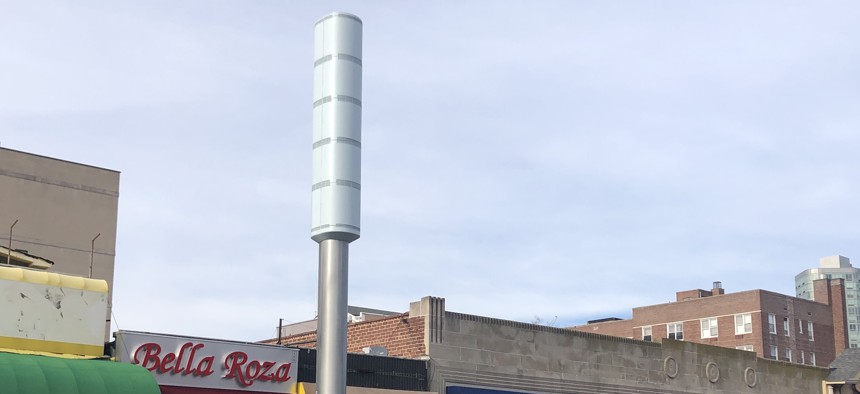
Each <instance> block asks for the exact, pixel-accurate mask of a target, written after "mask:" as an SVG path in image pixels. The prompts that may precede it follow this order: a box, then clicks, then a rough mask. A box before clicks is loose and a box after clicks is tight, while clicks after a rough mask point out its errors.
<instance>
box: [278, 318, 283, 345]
mask: <svg viewBox="0 0 860 394" xmlns="http://www.w3.org/2000/svg"><path fill="white" fill-rule="evenodd" d="M283 333H284V319H283V318H281V319H278V345H281V344H283V341H281V335H282V334H283Z"/></svg>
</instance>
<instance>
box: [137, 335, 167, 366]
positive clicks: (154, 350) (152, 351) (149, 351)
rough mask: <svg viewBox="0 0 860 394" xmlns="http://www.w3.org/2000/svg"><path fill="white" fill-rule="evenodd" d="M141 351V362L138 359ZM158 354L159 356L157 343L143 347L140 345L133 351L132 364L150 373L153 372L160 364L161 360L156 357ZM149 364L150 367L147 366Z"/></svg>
mask: <svg viewBox="0 0 860 394" xmlns="http://www.w3.org/2000/svg"><path fill="white" fill-rule="evenodd" d="M141 351H143V353H144V354H143V360H142V361H141V360H139V359H138V356H139V355H140V352H141ZM159 354H161V346H159V345H158V344H157V343H152V342H150V343H144V344H143V345H140V347H139V348H137V350H135V351H134V363H135V364H140V365H141V366H142V367H144V368H146V369H148V370H150V371H154V370H156V369H157V368H158V366H159V364H160V363H161V360H160V359H159V357H158V355H159ZM150 362H152V365H151V366H147V365H148V364H149V363H150Z"/></svg>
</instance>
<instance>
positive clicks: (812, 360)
mask: <svg viewBox="0 0 860 394" xmlns="http://www.w3.org/2000/svg"><path fill="white" fill-rule="evenodd" d="M809 364H810V365H816V364H815V352H809Z"/></svg>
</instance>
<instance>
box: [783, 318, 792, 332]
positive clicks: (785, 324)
mask: <svg viewBox="0 0 860 394" xmlns="http://www.w3.org/2000/svg"><path fill="white" fill-rule="evenodd" d="M782 333H783V334H785V336H789V335H791V324H790V323H789V322H788V318H787V317H783V318H782Z"/></svg>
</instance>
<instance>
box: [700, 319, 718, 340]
mask: <svg viewBox="0 0 860 394" xmlns="http://www.w3.org/2000/svg"><path fill="white" fill-rule="evenodd" d="M716 337H717V318H716V317H710V318H707V319H702V338H716Z"/></svg>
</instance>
